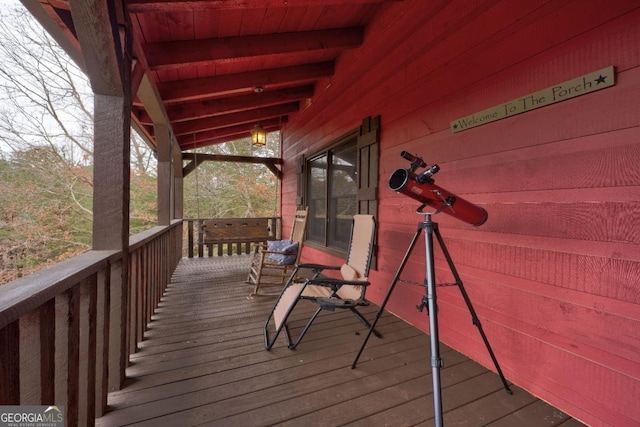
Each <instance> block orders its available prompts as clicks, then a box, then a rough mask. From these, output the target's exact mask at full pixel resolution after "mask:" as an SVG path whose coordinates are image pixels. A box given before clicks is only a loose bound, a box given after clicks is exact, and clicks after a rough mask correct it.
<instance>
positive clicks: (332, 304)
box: [264, 215, 380, 350]
mask: <svg viewBox="0 0 640 427" xmlns="http://www.w3.org/2000/svg"><path fill="white" fill-rule="evenodd" d="M375 230H376V223H375V218H374V217H373V216H372V215H355V216H354V218H353V226H352V228H351V237H350V239H349V249H348V251H347V259H346V263H345V264H343V265H342V266H327V265H320V264H298V265H296V266H295V268H294V270H293V272H292V273H291V275H290V276H289V279H288V280H287V283H286V284H285V287H284V288H283V290H282V292H281V293H280V296H279V297H278V299H277V300H276V303H275V305H274V307H273V309H272V311H271V313H270V314H269V317H268V318H267V321H266V323H265V325H264V339H265V347H266V348H267V350H270V349H271V347H273V344H274V343H275V341H276V339H277V338H278V335H279V334H280V332H282V331H283V330H284V335H285V337H286V340H287V346H288V347H289V348H290V349H294V348H296V346H297V345H298V344H299V343H300V341H301V340H302V338H303V337H304V335H305V334H306V332H307V330H308V329H309V327H310V326H311V324H312V323H313V321H314V320H315V319H316V317H317V316H318V314H320V312H321V311H322V310H328V311H334V310H335V309H337V308H338V309H347V310H350V311H351V312H352V313H353V314H354V315H355V316H356V317H357V318H358V319H359V320H360V321H361V322H362V323H363V324H364V325H365V326H366V327H367V328H370V327H371V325H370V324H369V322H368V321H367V320H366V319H365V318H364V316H363V315H362V314H361V313H360V312H359V311H358V310H357V309H356V307H358V306H366V305H368V304H369V302H368V301H367V300H366V299H365V292H366V289H367V286H369V281H368V275H369V267H370V265H371V256H372V253H373V243H374V239H375ZM303 269H306V270H311V271H313V275H312V276H311V277H310V278H307V279H299V278H298V272H299V271H300V270H303ZM327 270H334V271H339V272H340V275H341V278H339V279H334V278H327V277H322V276H321V274H322V273H323V272H324V271H327ZM301 300H310V301H313V302H315V303H316V304H317V305H318V308H317V310H316V311H315V313H314V314H313V315H312V316H311V318H310V319H309V321H308V322H307V324H306V326H305V327H304V328H303V330H302V332H301V333H300V335H299V336H298V338H297V339H296V341H295V342H293V343H292V342H291V338H290V336H289V330H288V328H287V319H288V318H289V316H290V315H291V313H292V312H293V309H294V308H295V307H296V305H297V304H298V302H299V301H301ZM374 334H375V335H376V336H378V337H379V336H380V335H379V334H378V333H377V332H375V331H374Z"/></svg>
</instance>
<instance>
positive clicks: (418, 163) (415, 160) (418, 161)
mask: <svg viewBox="0 0 640 427" xmlns="http://www.w3.org/2000/svg"><path fill="white" fill-rule="evenodd" d="M400 156H401V157H402V158H403V159H405V160H409V161H410V162H411V170H412V171H415V170H416V169H418V168H424V167H426V166H427V164H426V163H425V162H424V160H422V158H421V157H418V156H414V155H413V154H411V153H409V152H408V151H402V152H401V153H400Z"/></svg>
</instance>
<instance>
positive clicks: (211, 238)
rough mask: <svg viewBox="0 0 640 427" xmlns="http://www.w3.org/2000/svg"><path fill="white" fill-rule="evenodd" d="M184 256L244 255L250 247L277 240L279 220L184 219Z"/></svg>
mask: <svg viewBox="0 0 640 427" xmlns="http://www.w3.org/2000/svg"><path fill="white" fill-rule="evenodd" d="M184 223H185V224H186V227H187V230H186V234H187V256H188V257H189V258H193V257H194V256H195V254H196V253H197V256H198V257H203V256H205V250H206V254H207V255H208V256H214V255H217V256H222V255H234V254H248V253H250V251H251V244H252V243H256V242H264V241H265V240H277V239H280V238H281V235H282V218H281V217H275V216H272V217H261V218H200V219H185V220H184Z"/></svg>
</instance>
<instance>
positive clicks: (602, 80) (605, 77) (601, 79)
mask: <svg viewBox="0 0 640 427" xmlns="http://www.w3.org/2000/svg"><path fill="white" fill-rule="evenodd" d="M606 79H607V76H603V75H602V74H600V77H598V78H597V79H596V84H597V85H599V84H600V83H604V82H605V80H606Z"/></svg>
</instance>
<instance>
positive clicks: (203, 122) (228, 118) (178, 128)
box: [173, 102, 299, 135]
mask: <svg viewBox="0 0 640 427" xmlns="http://www.w3.org/2000/svg"><path fill="white" fill-rule="evenodd" d="M298 108H299V106H298V103H297V102H290V103H288V104H282V105H275V106H273V107H268V108H262V109H260V110H251V111H243V112H240V113H231V114H224V115H221V116H214V117H207V118H205V119H198V120H190V121H188V122H181V123H176V124H174V125H173V132H174V134H175V135H188V134H193V133H195V132H202V131H205V130H209V129H216V128H222V127H226V126H232V125H236V124H241V123H257V122H258V121H260V122H262V121H263V120H266V119H269V118H272V117H280V116H285V115H287V114H289V113H294V112H296V111H298Z"/></svg>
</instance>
